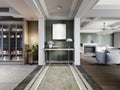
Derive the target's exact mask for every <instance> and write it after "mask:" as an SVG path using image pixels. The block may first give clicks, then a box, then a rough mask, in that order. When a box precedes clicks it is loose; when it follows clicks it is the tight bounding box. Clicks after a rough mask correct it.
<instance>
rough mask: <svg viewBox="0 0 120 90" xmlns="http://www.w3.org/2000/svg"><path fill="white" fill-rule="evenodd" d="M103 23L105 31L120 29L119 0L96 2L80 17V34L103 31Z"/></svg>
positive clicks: (100, 0)
mask: <svg viewBox="0 0 120 90" xmlns="http://www.w3.org/2000/svg"><path fill="white" fill-rule="evenodd" d="M97 1H98V0H97ZM91 18H92V19H91ZM103 23H105V27H106V28H107V29H118V28H120V27H119V26H120V1H119V0H99V1H98V2H96V4H94V5H93V6H92V7H91V8H89V10H88V11H87V12H86V13H85V14H84V17H82V20H81V26H82V27H81V29H82V30H81V32H86V31H88V32H89V31H90V32H91V31H92V32H97V31H100V30H102V29H103Z"/></svg>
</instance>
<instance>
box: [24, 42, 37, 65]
mask: <svg viewBox="0 0 120 90" xmlns="http://www.w3.org/2000/svg"><path fill="white" fill-rule="evenodd" d="M36 50H37V45H32V46H30V45H29V44H25V60H26V62H25V63H26V64H32V63H33V53H34V52H35V51H36Z"/></svg>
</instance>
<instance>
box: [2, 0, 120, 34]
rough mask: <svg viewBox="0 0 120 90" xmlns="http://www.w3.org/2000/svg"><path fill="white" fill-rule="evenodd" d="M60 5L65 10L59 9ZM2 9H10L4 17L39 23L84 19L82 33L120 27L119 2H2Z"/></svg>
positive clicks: (66, 0)
mask: <svg viewBox="0 0 120 90" xmlns="http://www.w3.org/2000/svg"><path fill="white" fill-rule="evenodd" d="M58 6H59V7H60V8H61V9H59V10H58ZM0 7H8V8H10V11H9V12H0V16H13V17H17V18H26V19H27V20H38V18H46V19H49V20H71V19H74V18H75V17H76V18H81V23H80V24H81V29H82V30H81V31H85V32H86V31H91V30H93V31H98V30H100V29H102V27H103V23H104V22H105V23H106V27H111V26H112V28H116V27H117V28H118V26H120V1H119V0H0Z"/></svg>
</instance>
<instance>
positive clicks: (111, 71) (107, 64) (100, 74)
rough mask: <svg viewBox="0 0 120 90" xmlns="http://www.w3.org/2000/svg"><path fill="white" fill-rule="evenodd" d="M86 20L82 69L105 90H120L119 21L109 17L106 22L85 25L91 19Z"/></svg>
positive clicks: (82, 36)
mask: <svg viewBox="0 0 120 90" xmlns="http://www.w3.org/2000/svg"><path fill="white" fill-rule="evenodd" d="M85 19H87V20H83V22H81V27H82V28H81V31H80V41H81V42H80V46H81V49H80V53H81V59H80V60H81V67H82V68H83V69H84V71H85V72H87V76H88V78H90V79H92V80H93V81H94V83H95V82H96V83H97V84H98V85H100V86H101V87H102V88H103V90H119V88H120V84H119V82H120V73H119V72H120V48H119V46H120V42H119V40H120V32H119V28H118V27H119V20H116V19H117V18H115V17H114V18H112V19H111V18H108V17H107V19H106V20H102V18H99V19H97V20H94V21H93V20H91V21H90V22H89V23H88V24H86V25H85V24H84V21H88V19H91V18H90V17H89V18H88V17H86V18H85ZM109 26H112V28H111V27H109ZM113 28H117V29H116V30H115V29H113ZM91 29H92V30H91ZM100 30H101V31H100ZM111 30H112V32H111ZM88 81H89V80H88ZM91 83H93V82H91Z"/></svg>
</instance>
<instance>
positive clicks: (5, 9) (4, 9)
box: [0, 8, 9, 12]
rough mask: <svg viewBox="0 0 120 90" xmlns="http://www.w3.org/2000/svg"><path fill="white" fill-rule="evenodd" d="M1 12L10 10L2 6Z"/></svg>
mask: <svg viewBox="0 0 120 90" xmlns="http://www.w3.org/2000/svg"><path fill="white" fill-rule="evenodd" d="M0 12H9V8H0Z"/></svg>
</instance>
